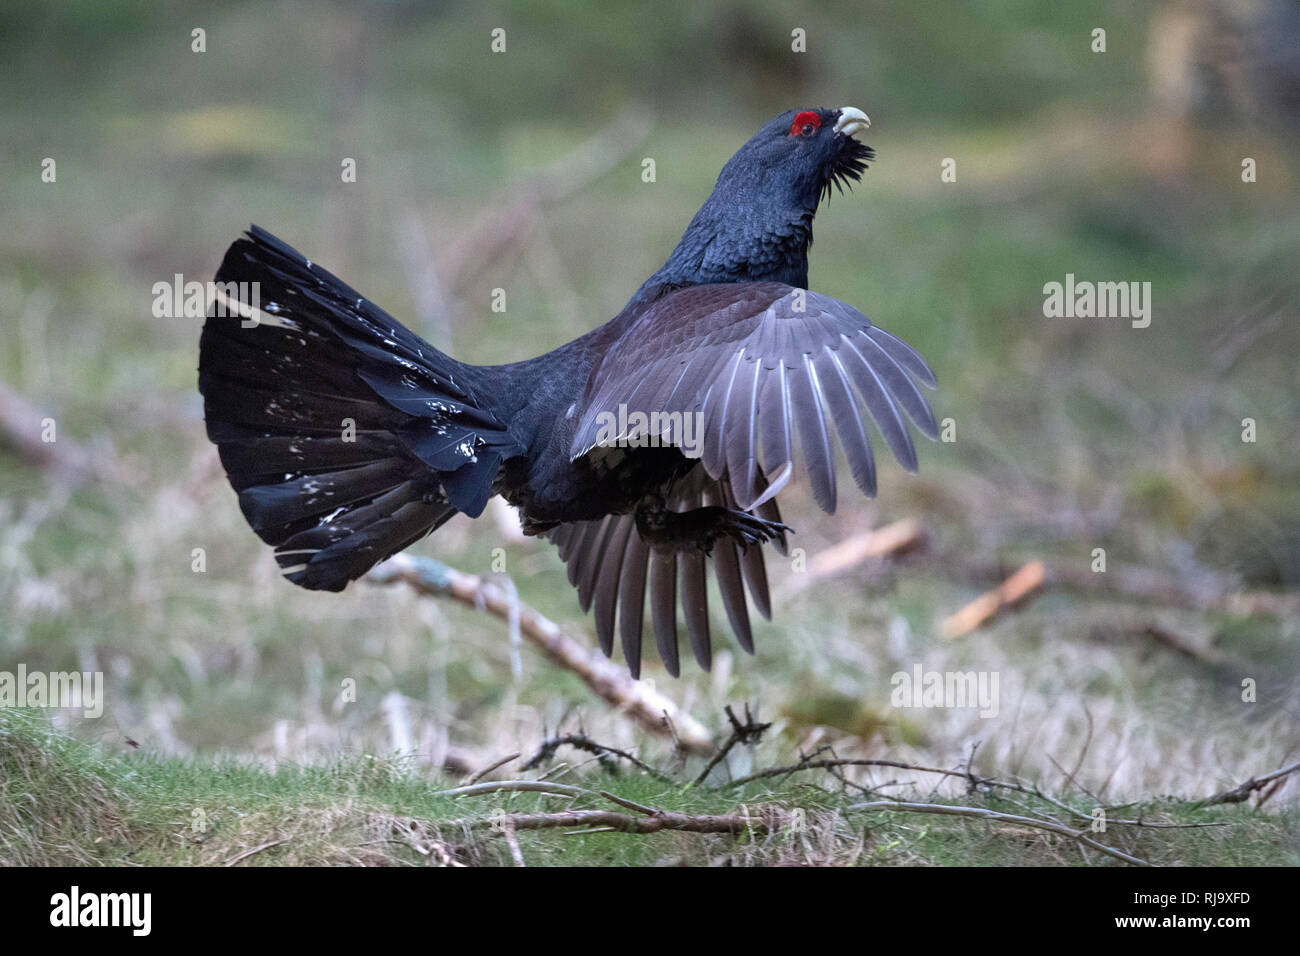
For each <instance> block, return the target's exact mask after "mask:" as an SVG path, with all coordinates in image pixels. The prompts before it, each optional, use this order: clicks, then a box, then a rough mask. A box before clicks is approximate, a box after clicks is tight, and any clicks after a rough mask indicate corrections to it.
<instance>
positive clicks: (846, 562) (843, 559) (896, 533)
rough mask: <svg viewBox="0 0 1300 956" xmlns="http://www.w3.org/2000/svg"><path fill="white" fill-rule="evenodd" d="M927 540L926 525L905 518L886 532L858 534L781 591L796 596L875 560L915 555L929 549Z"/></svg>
mask: <svg viewBox="0 0 1300 956" xmlns="http://www.w3.org/2000/svg"><path fill="white" fill-rule="evenodd" d="M926 538H927V534H926V530H925V525H923V524H922V523H921V522H920V521H917V520H916V519H915V518H904V519H902V520H900V521H895V522H893V523H892V524H887V525H885V526H884V527H883V528H875V529H873V530H871V531H867V532H865V533H863V534H855V535H853V536H852V537H851V538H848V539H846V540H844V541H841V542H840V543H839V544H836V545H833V546H832V547H829V548H827V549H826V550H825V551H822V552H819V553H818V554H817V555H816V556H815V557H813V558H812V559H811V560H810V561H809V562H808V567H807V569H806V570H805V571H804V573H803V574H799V575H795V576H794V577H792V578H788V579H787V582H786V584H785V585H784V586H783V587H782V588H781V596H783V597H784V596H789V595H792V594H796V593H798V592H799V591H802V590H804V589H805V588H807V587H808V586H810V585H812V584H815V583H816V582H817V581H819V580H821V579H822V578H826V577H830V576H831V575H833V574H839V573H840V572H842V571H847V570H848V569H849V568H852V567H855V566H857V565H859V564H862V563H863V562H864V561H869V560H871V559H872V558H884V557H891V556H894V555H902V554H907V553H908V552H910V551H915V550H916V549H918V548H921V547H923V546H924V545H925V542H926Z"/></svg>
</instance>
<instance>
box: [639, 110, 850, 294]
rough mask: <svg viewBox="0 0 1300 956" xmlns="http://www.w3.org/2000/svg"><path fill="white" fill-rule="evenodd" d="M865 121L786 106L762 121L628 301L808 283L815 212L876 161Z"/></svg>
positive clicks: (843, 112)
mask: <svg viewBox="0 0 1300 956" xmlns="http://www.w3.org/2000/svg"><path fill="white" fill-rule="evenodd" d="M870 124H871V121H870V120H869V119H868V118H867V114H866V113H864V112H862V110H860V109H855V108H854V107H852V106H845V107H841V108H839V109H801V110H788V111H786V112H784V113H782V114H781V115H780V116H778V117H776V118H775V119H773V120H771V121H769V122H768V123H765V124H764V125H763V127H762V129H760V130H759V131H758V133H757V134H755V135H754V137H753V138H751V139H750V140H749V142H747V143H745V145H744V146H742V147H740V149H739V150H737V151H736V154H735V155H734V156H732V157H731V159H730V160H728V161H727V164H726V165H725V166H724V167H723V168H722V173H721V174H720V175H719V176H718V181H717V184H716V185H715V186H714V187H713V194H712V195H711V196H709V199H708V201H707V202H705V204H704V205H703V206H701V207H700V210H699V212H697V213H696V214H695V218H694V219H692V220H691V224H690V226H688V227H687V229H686V232H685V234H684V235H683V236H682V239H681V241H680V242H679V243H678V244H677V248H676V249H675V250H673V254H672V255H671V256H670V257H669V258H668V261H667V262H665V263H664V265H663V267H662V268H660V269H659V271H658V272H656V273H655V274H654V275H653V276H651V277H650V279H649V280H647V282H646V283H645V284H644V285H643V286H642V287H641V288H640V290H638V292H637V294H636V295H635V296H633V297H632V303H630V304H636V303H644V302H647V301H652V300H653V299H655V298H657V297H658V296H660V295H663V294H664V293H666V292H670V291H672V290H673V289H680V288H682V287H684V286H689V285H701V284H704V283H709V282H755V281H772V282H785V283H788V284H790V285H794V286H799V287H807V284H808V246H809V245H810V244H811V243H812V221H813V217H814V216H815V215H816V213H817V206H818V204H819V203H820V202H821V200H822V198H823V197H825V196H827V195H829V193H830V191H831V187H832V186H834V187H835V188H836V189H838V190H840V191H843V188H844V186H845V184H849V185H851V184H852V183H854V182H857V181H858V180H859V179H861V178H862V173H863V172H864V171H865V170H866V168H867V160H870V159H874V158H875V152H874V151H873V150H872V149H871V147H870V146H868V145H866V144H865V143H863V142H862V141H861V140H860V139H859V138H858V137H860V136H861V135H862V133H863V132H864V131H865V130H866V129H867V127H868V126H869V125H870Z"/></svg>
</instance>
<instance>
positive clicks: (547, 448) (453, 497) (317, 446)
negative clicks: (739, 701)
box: [199, 108, 936, 675]
mask: <svg viewBox="0 0 1300 956" xmlns="http://www.w3.org/2000/svg"><path fill="white" fill-rule="evenodd" d="M866 124H867V120H866V116H865V115H864V114H862V113H861V112H860V111H858V110H853V109H847V108H846V109H843V110H824V109H823V110H809V111H803V112H799V113H796V112H794V111H790V112H788V113H784V114H782V115H781V116H778V117H777V118H776V119H774V120H772V121H771V122H770V123H768V124H767V125H765V126H764V127H763V128H762V129H761V130H759V132H758V134H757V135H756V136H755V137H754V138H753V139H751V140H750V141H749V142H748V143H746V144H745V145H744V146H743V147H741V149H740V150H739V151H738V152H737V153H736V155H735V156H734V157H733V158H732V159H731V160H730V161H729V162H728V163H727V165H726V166H725V167H724V169H723V171H722V174H721V175H720V176H719V177H718V182H717V185H716V186H715V188H714V191H713V194H712V195H711V196H710V197H709V199H708V201H707V202H706V203H705V204H704V206H703V207H702V208H701V209H700V211H699V212H698V213H697V214H696V215H695V218H694V219H693V220H692V221H691V224H690V226H689V227H688V228H687V230H686V232H685V234H684V235H683V236H682V239H681V242H680V243H679V244H678V246H677V248H676V249H675V250H674V251H673V253H672V255H671V256H670V257H669V259H668V261H667V262H666V263H665V264H664V265H663V267H662V268H661V269H659V270H658V271H657V272H656V273H655V274H654V275H653V276H651V277H650V279H648V280H647V281H646V282H645V284H644V285H642V286H641V288H640V289H639V290H638V291H637V292H636V294H635V295H634V296H633V297H632V299H631V300H630V301H629V302H628V304H627V306H625V307H624V309H623V311H622V312H620V313H619V314H618V315H617V316H615V317H614V318H613V319H611V320H610V321H609V322H608V323H606V324H605V325H603V326H601V327H600V328H598V329H595V330H594V331H592V332H590V333H588V334H586V335H584V336H582V337H581V338H578V339H575V340H574V341H572V342H570V343H568V344H567V345H564V346H561V347H560V348H558V349H556V350H555V351H553V352H549V353H547V354H545V355H542V356H540V357H538V358H535V359H530V360H528V361H525V362H517V363H514V364H511V365H499V366H472V365H466V364H464V363H461V362H457V361H456V360H455V359H453V358H451V357H450V356H448V355H444V354H443V353H442V352H439V351H438V350H437V349H435V348H433V346H431V345H429V344H428V343H427V342H424V341H423V340H422V339H420V338H419V337H418V336H416V335H414V334H413V333H411V332H410V331H408V330H407V329H406V328H404V327H403V326H402V325H400V324H399V323H398V322H397V321H396V320H395V319H393V318H392V317H391V316H389V315H388V314H387V313H385V312H384V311H383V310H381V309H379V308H378V307H376V306H375V305H373V304H371V303H370V302H368V301H366V299H364V298H363V297H362V296H361V295H359V294H358V293H357V292H356V291H354V290H353V289H351V288H349V287H348V286H347V285H345V284H344V283H342V282H341V281H339V280H338V279H337V278H335V277H334V276H332V275H330V274H329V273H328V272H326V271H325V270H323V269H321V268H320V267H319V266H317V265H315V264H314V263H312V262H311V261H309V260H307V259H305V258H304V257H303V256H301V255H300V254H299V253H297V252H296V251H294V250H293V249H291V248H289V247H288V246H287V245H285V244H284V243H283V242H281V241H280V240H278V239H276V238H275V237H274V236H272V235H271V234H270V233H268V232H266V231H265V230H262V229H259V228H257V227H256V226H254V227H252V228H251V229H250V231H249V233H248V235H247V238H244V239H240V240H238V241H237V242H235V243H234V244H233V245H232V246H231V247H230V249H229V251H228V252H227V253H226V257H225V260H224V262H223V263H222V265H221V268H220V270H219V271H218V273H217V282H218V283H257V284H258V285H257V287H256V288H257V289H258V293H259V294H258V296H257V301H256V302H251V301H250V300H251V299H252V296H251V295H250V294H248V293H247V292H241V291H239V289H237V287H235V286H228V287H226V288H227V290H228V292H227V295H226V296H225V297H224V299H223V304H226V305H228V306H229V309H228V310H227V311H229V312H231V313H232V314H231V315H218V314H213V315H211V316H210V317H209V318H208V320H207V322H206V324H205V325H204V329H203V336H202V340H201V343H200V355H199V389H200V391H201V392H202V393H203V396H204V401H205V409H206V418H207V428H208V436H209V438H211V439H212V441H213V442H215V443H216V444H217V446H218V448H219V450H220V454H221V461H222V464H223V465H224V467H225V469H226V472H227V474H228V475H229V477H230V482H231V484H232V485H233V486H234V488H235V491H236V492H238V493H239V502H240V507H241V508H242V509H243V512H244V516H245V517H246V518H247V519H248V522H249V524H250V525H252V527H253V530H254V531H256V532H257V533H258V535H260V536H261V537H262V539H263V540H264V541H266V542H267V543H268V544H271V545H273V546H275V549H276V558H277V560H278V561H279V563H280V566H281V567H282V568H283V570H284V574H285V575H286V576H287V577H288V578H289V580H290V581H292V582H294V583H295V584H299V585H301V586H303V587H306V588H312V589H320V590H330V591H337V590H341V589H342V588H343V587H344V586H345V585H346V584H347V583H348V582H349V581H351V580H353V579H355V578H357V577H359V576H360V575H362V574H364V573H365V572H366V570H368V569H369V568H370V567H371V566H373V565H374V564H375V563H376V562H378V561H380V560H382V559H384V558H386V557H388V556H389V555H391V554H393V553H395V552H397V551H400V550H402V549H403V548H405V547H407V546H408V545H410V544H411V543H412V542H414V541H416V540H417V539H418V538H420V537H422V536H424V535H425V534H428V533H429V532H430V531H432V530H434V529H435V528H437V527H439V526H440V525H441V524H442V523H443V522H445V521H446V520H447V519H448V518H450V517H451V516H452V515H453V514H455V513H456V512H457V511H462V512H464V513H466V514H468V515H470V516H471V517H478V515H480V514H481V513H482V511H483V508H484V507H485V505H486V503H487V500H488V498H489V497H490V496H491V495H493V494H500V495H502V496H503V497H504V498H505V499H506V500H507V501H509V502H510V503H511V504H512V505H515V506H516V507H517V508H518V509H519V510H520V513H521V515H522V518H523V523H524V530H525V532H526V533H529V534H544V535H546V536H548V537H549V538H550V539H551V540H552V541H554V542H555V544H556V545H557V547H558V548H559V551H560V556H561V558H563V560H564V561H565V562H566V563H567V564H568V569H569V580H570V582H571V583H573V584H574V585H575V586H576V587H577V589H578V599H579V603H580V604H581V606H582V608H583V610H584V611H585V610H590V609H591V608H592V607H594V608H595V619H596V630H597V633H598V635H599V639H600V643H601V647H602V648H603V649H604V650H605V652H606V653H610V652H611V651H612V648H613V639H614V631H615V624H616V618H617V627H618V633H619V636H620V640H621V643H622V648H623V653H624V657H625V658H626V660H627V663H628V666H629V667H630V668H631V670H632V671H633V673H637V672H638V671H639V668H640V654H641V637H642V629H643V618H644V605H645V598H646V594H647V590H648V593H649V597H650V606H651V617H652V621H653V630H654V636H655V642H656V644H657V646H658V649H659V654H660V657H661V658H662V659H663V661H664V664H665V666H666V667H667V669H668V670H669V671H670V672H671V673H672V674H674V675H675V674H677V673H678V651H677V625H678V618H677V607H678V605H679V604H680V606H681V608H682V616H683V619H684V621H685V624H686V630H687V633H688V634H689V636H690V641H691V647H692V650H693V651H694V654H695V657H696V660H697V661H698V662H699V663H700V666H702V667H705V668H707V667H709V665H710V660H711V653H712V652H711V645H710V636H709V634H710V632H709V615H708V608H707V604H706V595H707V587H706V573H707V566H708V564H710V563H712V565H713V568H714V574H715V576H716V578H717V581H718V585H719V589H720V593H721V595H722V601H723V606H724V608H725V610H726V613H727V617H728V619H729V621H730V624H731V628H732V630H733V631H734V632H735V634H736V636H737V638H738V640H739V641H740V643H741V645H742V646H743V647H744V648H745V649H746V650H751V651H752V649H753V638H752V633H751V630H750V623H749V611H748V604H747V601H746V596H745V589H746V588H748V591H749V595H750V600H752V601H753V603H754V606H755V607H756V608H757V610H758V611H759V613H760V614H762V615H763V616H764V617H770V615H771V602H770V598H769V595H768V588H767V575H766V570H765V568H764V564H763V555H762V545H763V544H764V543H765V542H768V541H771V542H773V543H774V544H775V546H776V547H778V548H779V549H781V550H782V551H783V552H784V549H785V546H786V535H787V532H788V531H789V529H788V528H787V527H786V526H785V525H784V524H782V523H781V516H780V512H779V510H778V509H777V505H776V500H775V495H776V493H777V492H778V491H780V490H781V488H782V487H784V485H785V484H786V482H787V481H788V480H789V479H790V477H791V475H792V473H793V470H794V465H795V461H796V454H795V448H796V446H798V448H799V455H798V456H797V457H798V459H799V461H800V464H801V466H802V473H804V474H806V476H807V478H808V480H809V482H810V484H811V486H812V491H813V495H814V498H815V499H816V501H817V503H818V504H819V505H820V506H821V507H822V508H823V509H825V510H826V511H828V512H833V511H834V509H835V503H836V498H837V489H836V481H835V458H834V455H835V453H834V442H833V440H832V435H834V436H837V439H838V443H839V444H840V445H841V446H842V447H843V449H844V452H845V456H846V458H847V460H848V464H849V470H850V474H851V475H852V477H853V480H854V482H855V483H856V484H857V486H858V488H859V489H860V490H861V491H862V492H863V493H864V494H866V495H874V494H875V491H876V473H875V464H874V458H873V453H872V447H871V440H870V438H869V437H868V432H867V428H866V427H865V426H866V422H867V420H868V419H870V420H872V421H873V422H874V423H875V426H876V428H877V429H878V430H879V432H880V434H881V435H882V436H883V438H884V440H885V443H886V445H888V446H889V448H890V450H891V451H892V452H893V453H894V455H895V456H896V457H897V458H898V460H899V461H900V462H901V463H902V464H903V466H904V467H906V468H907V469H908V470H915V468H916V452H915V449H914V448H913V445H912V439H911V436H910V434H909V431H908V427H907V424H906V421H907V419H908V418H910V419H911V421H912V422H913V423H914V424H915V425H916V426H917V427H918V428H919V429H920V430H921V431H922V432H923V433H924V434H926V435H928V436H930V437H934V435H935V434H936V427H935V421H934V417H933V415H932V414H931V412H930V409H929V406H928V405H927V403H926V401H925V398H924V397H923V396H922V394H921V392H920V390H919V389H918V388H917V383H918V382H919V383H922V384H924V385H927V386H931V387H933V385H934V376H933V375H932V374H931V372H930V369H929V368H928V367H927V366H926V364H925V362H924V361H923V360H922V359H921V357H920V356H919V355H918V354H917V353H916V352H915V351H914V350H913V349H912V348H911V347H910V346H908V345H907V344H905V343H904V342H902V341H900V340H899V339H896V338H894V337H893V336H891V335H889V334H888V333H886V332H884V331H883V330H881V329H878V328H876V327H875V326H873V325H872V324H871V322H870V321H869V320H868V319H867V318H866V317H865V316H864V315H862V314H861V313H860V312H858V311H857V310H856V309H854V308H852V307H851V306H848V305H845V304H844V303H843V302H839V301H836V300H835V299H831V298H829V297H827V296H824V295H819V294H817V293H815V292H809V291H806V287H807V281H808V257H807V253H808V246H809V244H810V243H811V242H812V221H813V217H814V215H815V213H816V211H817V206H818V203H819V202H820V200H821V199H822V198H823V196H824V195H825V194H826V193H827V192H828V191H829V190H830V188H831V187H832V186H836V187H839V186H842V185H843V184H844V183H846V182H852V181H856V180H857V179H858V178H860V176H861V175H862V172H863V170H864V169H865V168H866V160H868V159H871V158H872V157H873V154H872V151H871V149H870V148H869V147H867V146H865V145H864V144H862V143H861V142H859V140H858V139H857V138H855V137H856V135H858V134H860V133H861V131H862V130H864V129H865V128H866ZM245 288H248V287H245ZM254 307H256V308H254ZM254 319H255V320H256V324H254V321H253V320H254ZM637 413H640V415H644V416H645V417H644V418H640V417H639V416H638V414H637ZM620 415H621V416H622V417H621V418H620ZM652 415H654V416H656V417H651V416H652ZM696 422H699V423H702V434H695V435H694V436H693V434H692V432H693V431H694V430H693V429H692V427H691V426H692V424H694V423H696ZM693 437H695V438H697V439H699V441H698V443H692V438H693ZM652 439H654V440H655V441H654V443H653V444H651V440H652Z"/></svg>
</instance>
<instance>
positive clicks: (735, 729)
mask: <svg viewBox="0 0 1300 956" xmlns="http://www.w3.org/2000/svg"><path fill="white" fill-rule="evenodd" d="M723 710H725V711H726V713H727V720H729V721H731V736H730V737H728V738H727V742H726V743H725V744H723V745H722V746H721V747H720V748H719V749H718V752H717V753H715V754H714V755H713V757H712V759H710V760H709V763H708V765H707V766H706V767H705V768H704V769H703V770H701V771H700V775H699V776H698V777H696V778H695V780H694V782H693V783H692V784H691V785H692V786H695V787H698V786H701V785H703V783H704V781H705V780H707V779H709V774H710V773H712V772H713V768H714V767H716V766H717V765H718V764H720V763H722V761H724V760H726V759H727V754H729V753H731V748H732V747H734V746H736V744H740V743H750V742H751V741H756V740H758V738H759V737H761V736H762V735H763V731H765V730H767V728H769V727H771V726H772V725H771V724H760V723H756V722H755V721H754V718H753V716H752V715H751V714H750V712H749V704H746V705H745V722H744V723H743V724H742V723H741V722H740V721H739V720H737V719H736V715H735V713H734V712H733V711H732V709H731V705H730V704H728V705H727V706H726V707H724V708H723Z"/></svg>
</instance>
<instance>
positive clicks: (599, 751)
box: [515, 733, 672, 783]
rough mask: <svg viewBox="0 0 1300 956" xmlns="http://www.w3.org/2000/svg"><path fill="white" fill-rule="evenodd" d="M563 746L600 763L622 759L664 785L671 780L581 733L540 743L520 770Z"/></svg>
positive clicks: (550, 755) (628, 754)
mask: <svg viewBox="0 0 1300 956" xmlns="http://www.w3.org/2000/svg"><path fill="white" fill-rule="evenodd" d="M564 746H569V747H574V748H576V749H578V750H585V751H586V752H587V753H590V754H595V755H596V758H597V759H599V760H600V761H601V762H602V763H603V762H605V761H606V760H607V758H609V757H610V756H614V757H622V758H623V759H624V760H626V761H627V762H628V763H630V764H632V765H633V766H635V767H636V768H637V769H639V770H643V771H645V772H646V773H648V774H650V775H651V776H652V777H655V778H656V779H658V780H662V781H664V782H665V783H671V782H672V778H671V777H669V776H668V775H667V774H663V773H660V772H659V771H658V770H656V769H655V768H654V767H652V766H650V765H649V764H648V763H646V762H645V761H644V760H641V759H639V758H638V757H636V756H635V755H633V754H630V753H628V752H627V751H626V750H619V749H618V748H617V747H608V746H606V745H605V744H601V743H597V742H596V741H594V740H592V739H591V738H590V737H588V736H587V735H586V734H583V733H577V734H565V735H564V736H563V737H552V738H551V739H549V740H544V741H542V745H541V746H540V747H538V748H537V753H535V754H533V756H532V757H531V758H530V759H529V760H528V762H527V763H525V764H524V765H523V767H522V768H520V769H523V770H532V769H533V768H535V767H539V766H541V765H542V763H543V762H545V761H547V760H550V759H551V758H552V757H554V756H555V752H556V751H557V750H559V749H560V748H561V747H564ZM515 756H518V754H516V755H515ZM609 766H610V767H611V768H612V769H616V768H617V764H614V763H613V762H612V761H610V762H609Z"/></svg>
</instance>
